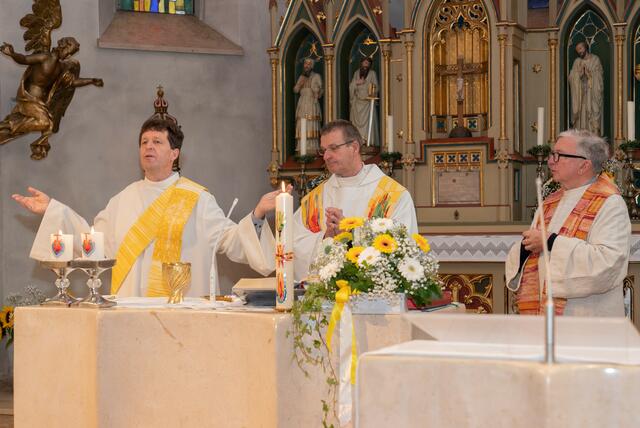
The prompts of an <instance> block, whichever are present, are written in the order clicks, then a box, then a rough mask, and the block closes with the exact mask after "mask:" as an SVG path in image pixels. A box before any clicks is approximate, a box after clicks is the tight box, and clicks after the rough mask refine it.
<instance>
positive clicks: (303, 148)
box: [300, 117, 307, 156]
mask: <svg viewBox="0 0 640 428" xmlns="http://www.w3.org/2000/svg"><path fill="white" fill-rule="evenodd" d="M306 154H307V118H306V117H303V118H302V119H300V156H305V155H306Z"/></svg>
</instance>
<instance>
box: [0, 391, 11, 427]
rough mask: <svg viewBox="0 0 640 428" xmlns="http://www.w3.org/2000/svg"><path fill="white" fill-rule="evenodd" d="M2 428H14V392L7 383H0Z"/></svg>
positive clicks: (0, 424) (0, 418)
mask: <svg viewBox="0 0 640 428" xmlns="http://www.w3.org/2000/svg"><path fill="white" fill-rule="evenodd" d="M0 428H13V390H12V388H11V385H10V384H9V383H7V382H6V381H0Z"/></svg>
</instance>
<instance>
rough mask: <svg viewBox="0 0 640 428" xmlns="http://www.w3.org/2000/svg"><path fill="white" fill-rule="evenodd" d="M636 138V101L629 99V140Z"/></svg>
mask: <svg viewBox="0 0 640 428" xmlns="http://www.w3.org/2000/svg"><path fill="white" fill-rule="evenodd" d="M635 139H636V103H635V102H633V101H627V140H631V141H633V140H635Z"/></svg>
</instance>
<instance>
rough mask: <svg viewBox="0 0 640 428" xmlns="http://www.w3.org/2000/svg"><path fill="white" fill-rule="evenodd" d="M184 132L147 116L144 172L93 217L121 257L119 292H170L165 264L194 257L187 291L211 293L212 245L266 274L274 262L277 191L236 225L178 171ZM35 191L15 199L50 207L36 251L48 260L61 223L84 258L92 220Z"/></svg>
mask: <svg viewBox="0 0 640 428" xmlns="http://www.w3.org/2000/svg"><path fill="white" fill-rule="evenodd" d="M182 139H183V134H182V131H181V130H180V128H179V127H178V126H177V124H176V123H175V122H172V121H171V120H167V119H161V118H160V119H159V118H153V117H152V118H151V119H149V120H148V121H146V122H145V123H144V125H143V127H142V129H141V131H140V140H139V155H140V164H141V167H142V169H143V170H144V174H145V178H144V179H143V180H140V181H137V182H134V183H132V184H130V185H129V186H127V187H126V188H125V189H124V190H122V191H121V192H120V193H118V194H117V195H116V196H114V197H113V198H111V200H110V201H109V203H108V204H107V207H106V208H105V209H104V210H102V211H101V212H100V213H99V214H98V215H97V216H96V218H95V220H94V227H95V230H96V231H100V232H103V233H104V236H105V255H106V257H108V258H115V259H116V260H117V261H116V266H115V267H114V271H113V275H112V290H111V292H112V293H113V294H117V295H118V296H121V297H126V296H161V295H166V294H165V293H166V292H167V290H165V289H162V285H161V284H160V283H161V281H160V277H159V275H160V276H161V263H162V262H163V261H184V262H190V263H191V287H190V288H189V290H188V292H187V293H186V294H187V295H189V296H205V295H209V291H210V290H209V284H210V275H211V272H212V271H211V268H212V262H213V263H215V258H214V257H213V251H214V250H217V252H220V253H224V254H226V255H227V257H228V258H229V259H230V260H232V261H235V262H239V263H248V264H249V265H250V266H251V267H252V268H253V269H254V270H256V271H257V272H259V273H261V274H263V275H268V274H269V273H271V272H272V271H273V269H274V268H275V266H274V264H275V262H274V261H275V252H274V247H275V243H274V239H273V235H272V233H271V231H270V230H269V226H268V223H266V222H264V220H263V219H264V216H265V214H266V213H267V212H268V211H271V210H273V209H274V207H275V196H276V195H277V194H278V193H279V191H275V192H271V193H268V194H266V195H264V196H263V197H262V198H261V200H260V202H259V203H258V205H257V206H256V208H255V209H254V211H253V213H251V214H249V215H247V216H246V217H245V218H243V219H242V220H241V221H240V223H239V224H235V223H234V222H233V221H231V220H229V219H228V218H226V217H225V214H224V213H223V211H222V210H221V209H220V207H219V206H218V204H217V202H216V199H215V198H214V197H213V195H211V194H210V193H209V192H208V191H207V190H206V189H205V188H203V187H202V186H199V185H198V184H196V183H193V182H191V181H190V180H188V179H185V178H184V177H180V175H179V173H178V171H179V167H178V166H177V160H178V156H179V153H180V148H181V146H182ZM29 191H30V192H31V194H32V196H30V197H25V196H21V195H13V198H14V199H15V200H16V201H17V202H18V203H20V204H21V205H23V206H24V207H25V208H27V209H29V210H30V211H32V212H34V213H39V214H44V217H43V220H42V223H41V224H40V228H39V230H38V233H37V235H36V239H35V242H34V244H33V247H32V249H31V254H30V256H31V257H32V258H34V259H38V260H43V259H47V258H48V255H49V246H50V234H52V233H56V232H57V231H58V230H62V231H64V232H65V233H73V234H74V239H75V242H74V249H75V251H76V253H77V254H75V256H76V257H79V254H80V252H79V249H80V248H81V247H80V233H81V232H87V231H89V229H90V225H89V224H88V223H87V222H86V221H85V220H84V219H83V218H82V217H81V216H80V215H78V214H77V213H75V212H74V211H73V210H72V209H71V208H69V207H68V206H66V205H64V204H63V203H61V202H59V201H57V200H55V199H51V198H49V197H48V196H47V195H45V194H44V193H42V192H40V191H38V190H37V189H33V188H29ZM172 192H173V193H172ZM167 196H171V197H169V198H168V197H167ZM163 200H164V201H165V202H166V203H165V204H164V205H162V204H161V203H162V201H163ZM159 204H160V205H159ZM157 213H159V214H157ZM156 214H157V215H156ZM154 215H155V217H154ZM263 229H264V230H263ZM137 235H143V236H144V235H149V237H148V241H144V240H143V241H138V240H137ZM167 235H169V237H167ZM171 235H173V236H171ZM158 243H160V244H158ZM157 247H161V248H157ZM171 257H173V258H175V259H174V260H171ZM176 259H177V260H176ZM118 269H119V270H118ZM216 274H217V272H214V275H216ZM215 279H216V278H214V280H215Z"/></svg>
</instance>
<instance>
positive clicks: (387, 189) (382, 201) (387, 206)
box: [300, 175, 405, 233]
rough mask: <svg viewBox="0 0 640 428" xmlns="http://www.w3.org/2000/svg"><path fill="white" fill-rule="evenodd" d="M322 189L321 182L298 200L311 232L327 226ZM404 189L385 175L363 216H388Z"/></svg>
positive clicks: (305, 224)
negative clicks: (300, 200)
mask: <svg viewBox="0 0 640 428" xmlns="http://www.w3.org/2000/svg"><path fill="white" fill-rule="evenodd" d="M323 189H324V183H321V184H320V185H319V186H317V187H316V188H315V189H313V190H312V191H311V192H309V193H308V194H307V195H306V196H305V197H304V198H303V199H302V202H300V210H301V214H302V222H303V224H304V226H305V227H306V228H307V229H308V230H310V231H311V232H313V233H317V232H320V231H321V230H325V229H326V227H327V225H326V224H325V221H324V209H323V206H322V192H323ZM404 191H405V188H404V187H402V185H401V184H400V183H398V182H397V181H395V180H394V179H392V178H390V177H387V176H386V175H385V176H384V177H382V178H381V179H380V181H379V182H378V185H377V186H376V190H375V191H374V192H373V196H372V197H371V199H370V200H369V203H368V205H367V211H366V213H365V217H366V218H374V217H387V218H388V217H390V216H391V214H392V213H393V209H394V208H395V205H396V203H397V202H398V200H399V199H400V197H401V196H402V193H403V192H404Z"/></svg>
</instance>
